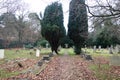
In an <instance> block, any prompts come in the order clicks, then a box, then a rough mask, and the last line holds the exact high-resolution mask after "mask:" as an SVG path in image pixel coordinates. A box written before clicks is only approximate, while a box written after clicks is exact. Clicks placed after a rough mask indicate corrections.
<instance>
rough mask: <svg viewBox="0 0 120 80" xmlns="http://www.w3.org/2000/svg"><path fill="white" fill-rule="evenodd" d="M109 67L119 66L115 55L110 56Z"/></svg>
mask: <svg viewBox="0 0 120 80" xmlns="http://www.w3.org/2000/svg"><path fill="white" fill-rule="evenodd" d="M110 65H113V66H120V56H119V55H117V54H114V55H113V56H110Z"/></svg>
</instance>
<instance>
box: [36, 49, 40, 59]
mask: <svg viewBox="0 0 120 80" xmlns="http://www.w3.org/2000/svg"><path fill="white" fill-rule="evenodd" d="M39 56H40V50H39V49H36V57H39Z"/></svg>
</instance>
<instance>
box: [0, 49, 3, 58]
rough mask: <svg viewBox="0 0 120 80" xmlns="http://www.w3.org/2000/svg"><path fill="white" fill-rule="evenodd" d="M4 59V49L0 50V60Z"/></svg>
mask: <svg viewBox="0 0 120 80" xmlns="http://www.w3.org/2000/svg"><path fill="white" fill-rule="evenodd" d="M3 58H4V49H0V59H3Z"/></svg>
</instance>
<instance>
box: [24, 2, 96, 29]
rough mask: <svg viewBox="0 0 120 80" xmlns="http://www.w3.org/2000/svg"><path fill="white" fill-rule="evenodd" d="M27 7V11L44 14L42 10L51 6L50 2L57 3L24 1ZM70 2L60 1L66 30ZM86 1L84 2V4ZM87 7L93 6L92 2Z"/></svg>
mask: <svg viewBox="0 0 120 80" xmlns="http://www.w3.org/2000/svg"><path fill="white" fill-rule="evenodd" d="M24 1H25V2H26V3H27V4H28V5H29V10H30V11H31V12H37V13H38V14H39V13H40V12H42V13H44V10H45V8H46V6H47V5H49V4H51V3H52V2H55V1H58V0H24ZM70 1H71V0H60V2H61V3H62V6H63V12H64V26H65V28H66V30H67V24H68V14H69V12H68V10H69V3H70ZM87 1H88V0H86V3H87V4H88V2H87ZM89 1H90V2H89V5H93V4H94V2H93V1H94V0H89Z"/></svg>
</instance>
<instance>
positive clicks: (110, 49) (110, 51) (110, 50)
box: [109, 45, 113, 54]
mask: <svg viewBox="0 0 120 80" xmlns="http://www.w3.org/2000/svg"><path fill="white" fill-rule="evenodd" d="M109 54H113V46H112V45H111V47H110V48H109Z"/></svg>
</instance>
